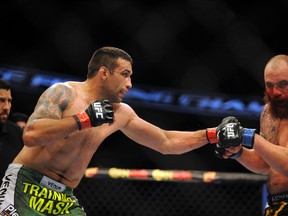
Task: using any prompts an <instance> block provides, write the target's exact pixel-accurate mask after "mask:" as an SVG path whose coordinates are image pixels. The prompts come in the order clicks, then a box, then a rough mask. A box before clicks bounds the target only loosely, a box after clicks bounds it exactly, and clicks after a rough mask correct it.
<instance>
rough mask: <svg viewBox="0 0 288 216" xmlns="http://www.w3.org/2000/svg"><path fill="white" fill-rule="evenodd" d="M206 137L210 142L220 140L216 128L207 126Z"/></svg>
mask: <svg viewBox="0 0 288 216" xmlns="http://www.w3.org/2000/svg"><path fill="white" fill-rule="evenodd" d="M206 137H207V140H208V141H209V143H217V142H219V140H218V138H217V133H216V128H207V129H206Z"/></svg>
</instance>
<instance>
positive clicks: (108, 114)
mask: <svg viewBox="0 0 288 216" xmlns="http://www.w3.org/2000/svg"><path fill="white" fill-rule="evenodd" d="M73 117H74V118H75V120H76V122H77V124H78V128H79V130H82V129H85V128H90V127H96V126H100V125H102V124H104V123H112V122H113V119H114V111H113V106H112V105H111V104H110V102H109V101H108V100H96V101H94V102H93V103H91V104H90V105H89V106H88V108H87V109H86V110H85V111H84V112H81V113H79V114H76V115H74V116H73Z"/></svg>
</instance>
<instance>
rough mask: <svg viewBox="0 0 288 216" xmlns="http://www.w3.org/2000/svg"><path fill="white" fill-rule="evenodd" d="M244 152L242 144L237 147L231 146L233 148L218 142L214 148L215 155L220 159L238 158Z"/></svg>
mask: <svg viewBox="0 0 288 216" xmlns="http://www.w3.org/2000/svg"><path fill="white" fill-rule="evenodd" d="M242 152H243V147H242V146H241V145H240V146H237V147H231V148H228V149H225V148H223V147H221V146H220V145H219V143H217V144H216V145H215V149H214V154H215V156H216V157H218V158H220V159H228V158H230V159H237V158H239V157H240V156H241V154H242Z"/></svg>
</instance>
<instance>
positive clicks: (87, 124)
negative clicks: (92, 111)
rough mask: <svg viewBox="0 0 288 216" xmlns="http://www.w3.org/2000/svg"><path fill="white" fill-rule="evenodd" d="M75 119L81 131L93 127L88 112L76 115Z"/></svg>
mask: <svg viewBox="0 0 288 216" xmlns="http://www.w3.org/2000/svg"><path fill="white" fill-rule="evenodd" d="M73 117H74V119H75V120H76V122H77V125H78V129H79V130H82V129H85V128H91V127H92V125H91V121H90V118H89V116H88V114H87V113H86V112H81V113H78V114H76V115H73Z"/></svg>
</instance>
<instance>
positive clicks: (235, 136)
mask: <svg viewBox="0 0 288 216" xmlns="http://www.w3.org/2000/svg"><path fill="white" fill-rule="evenodd" d="M220 125H221V124H220ZM220 125H219V126H218V127H217V137H218V139H219V145H220V146H221V147H222V148H225V149H227V148H230V147H237V146H239V145H240V144H242V145H243V146H246V147H253V144H254V135H255V129H248V128H243V127H241V125H240V123H239V122H236V123H234V122H231V123H227V124H225V125H224V126H223V125H221V126H220Z"/></svg>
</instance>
